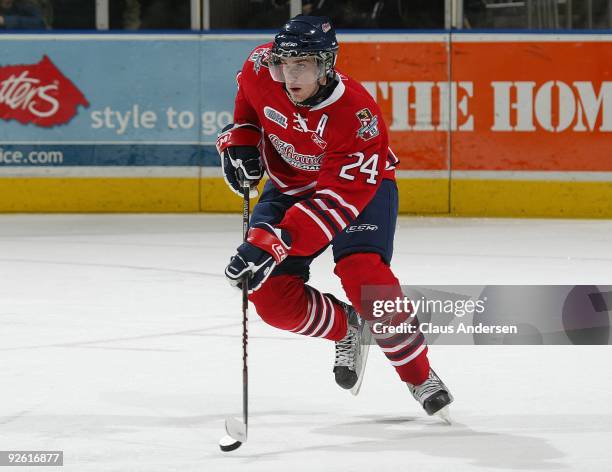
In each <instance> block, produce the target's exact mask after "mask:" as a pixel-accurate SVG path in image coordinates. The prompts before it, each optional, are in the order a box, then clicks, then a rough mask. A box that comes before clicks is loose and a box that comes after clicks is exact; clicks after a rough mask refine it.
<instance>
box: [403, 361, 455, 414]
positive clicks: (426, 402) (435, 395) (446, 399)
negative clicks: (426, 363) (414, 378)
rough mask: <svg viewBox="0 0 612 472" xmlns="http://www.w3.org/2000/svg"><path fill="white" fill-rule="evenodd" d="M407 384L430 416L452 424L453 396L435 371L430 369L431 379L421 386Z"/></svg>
mask: <svg viewBox="0 0 612 472" xmlns="http://www.w3.org/2000/svg"><path fill="white" fill-rule="evenodd" d="M406 384H407V385H408V388H409V389H410V392H411V393H412V396H413V397H414V399H415V400H416V401H418V402H419V403H420V404H421V406H422V407H423V409H424V410H425V412H426V413H427V414H428V415H430V416H431V415H437V416H439V417H440V418H442V420H444V421H445V422H447V423H448V424H451V419H450V414H449V411H448V405H450V404H451V403H452V402H453V396H452V395H451V393H450V391H449V389H448V387H447V386H446V385H444V382H442V380H440V377H438V376H437V375H436V373H435V372H434V370H433V369H431V368H430V369H429V377H428V378H427V380H425V382H423V383H422V384H421V385H412V384H410V383H408V382H406Z"/></svg>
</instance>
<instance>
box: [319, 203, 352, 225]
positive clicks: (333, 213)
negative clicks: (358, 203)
mask: <svg viewBox="0 0 612 472" xmlns="http://www.w3.org/2000/svg"><path fill="white" fill-rule="evenodd" d="M314 201H315V202H317V205H319V206H320V207H321V209H322V210H323V211H328V212H329V213H330V215H331V216H333V217H334V220H336V221H337V222H338V224H339V225H340V229H344V228H345V227H346V225H347V224H348V223H345V222H344V220H343V219H342V218H341V217H340V215H339V214H338V212H337V211H336V210H334V209H333V208H328V207H327V205H326V204H325V203H324V202H323V200H319V199H318V198H315V199H314Z"/></svg>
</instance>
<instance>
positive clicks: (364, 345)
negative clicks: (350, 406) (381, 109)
mask: <svg viewBox="0 0 612 472" xmlns="http://www.w3.org/2000/svg"><path fill="white" fill-rule="evenodd" d="M364 326H365V327H364V330H363V332H362V336H361V366H360V368H359V372H358V373H357V382H356V383H355V385H353V388H351V390H350V392H351V393H352V394H353V396H357V395H359V390H361V384H362V383H363V374H364V373H365V368H366V362H367V360H368V353H369V352H370V342H371V340H372V333H370V329H369V328H368V325H367V324H366V323H364Z"/></svg>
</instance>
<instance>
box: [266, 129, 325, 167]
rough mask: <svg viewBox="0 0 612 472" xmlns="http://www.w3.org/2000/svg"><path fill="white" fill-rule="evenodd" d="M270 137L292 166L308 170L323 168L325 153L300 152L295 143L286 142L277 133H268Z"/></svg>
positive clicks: (280, 154) (275, 147) (284, 158)
mask: <svg viewBox="0 0 612 472" xmlns="http://www.w3.org/2000/svg"><path fill="white" fill-rule="evenodd" d="M268 138H269V139H270V142H271V143H272V146H274V149H276V152H278V154H279V156H280V157H281V158H282V159H283V160H284V161H285V162H286V163H287V164H289V165H290V166H293V167H295V168H297V169H302V170H307V171H318V170H319V169H320V168H321V161H322V160H323V154H319V155H318V156H311V155H309V154H300V153H299V152H297V151H296V150H295V146H294V145H293V144H289V143H286V142H285V141H283V140H282V139H280V138H279V137H278V136H276V135H275V134H270V135H268Z"/></svg>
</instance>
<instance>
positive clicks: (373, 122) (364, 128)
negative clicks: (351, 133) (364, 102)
mask: <svg viewBox="0 0 612 472" xmlns="http://www.w3.org/2000/svg"><path fill="white" fill-rule="evenodd" d="M355 115H356V116H357V119H358V120H359V123H361V128H359V129H358V130H357V136H358V137H360V138H361V139H363V140H364V141H368V140H370V139H372V138H375V137H376V136H378V134H379V131H378V117H377V116H375V115H373V114H372V112H371V111H370V110H369V109H368V108H364V109H363V110H359V111H358V112H357V113H355Z"/></svg>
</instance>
